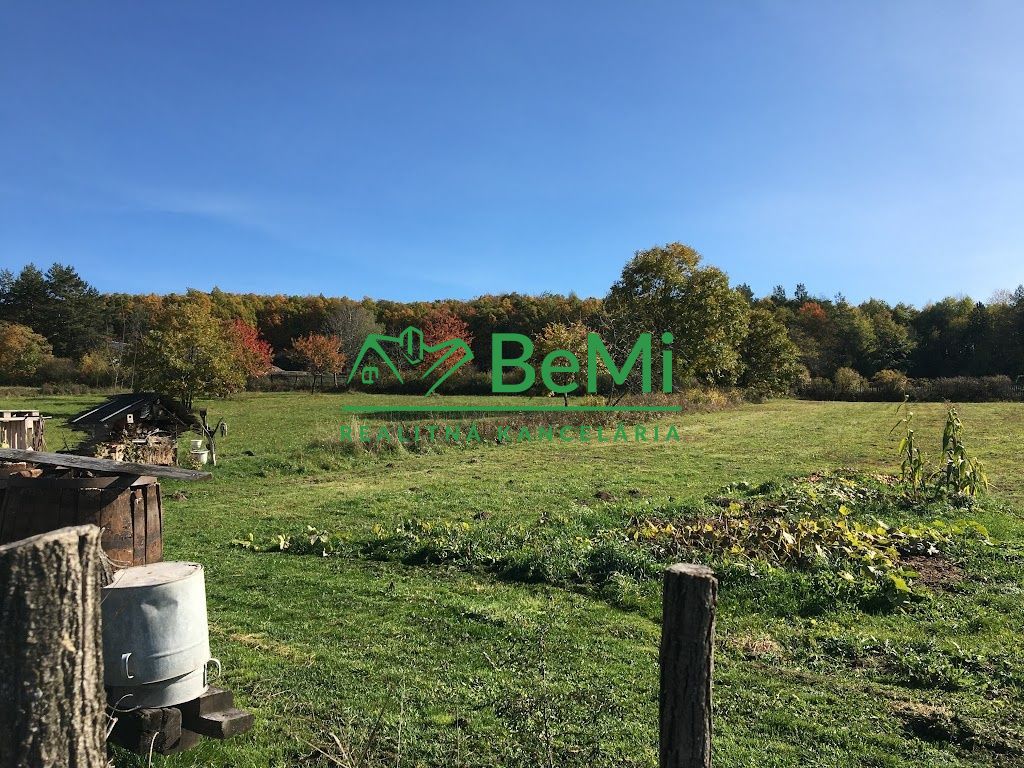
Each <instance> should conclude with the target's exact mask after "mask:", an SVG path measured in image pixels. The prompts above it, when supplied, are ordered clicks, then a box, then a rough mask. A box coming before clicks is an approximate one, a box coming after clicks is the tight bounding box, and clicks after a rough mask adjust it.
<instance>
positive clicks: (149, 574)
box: [104, 561, 203, 589]
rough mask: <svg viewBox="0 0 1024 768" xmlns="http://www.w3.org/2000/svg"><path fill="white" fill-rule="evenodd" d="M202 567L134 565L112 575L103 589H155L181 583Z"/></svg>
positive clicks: (193, 564)
mask: <svg viewBox="0 0 1024 768" xmlns="http://www.w3.org/2000/svg"><path fill="white" fill-rule="evenodd" d="M202 570H203V566H202V565H200V564H199V563H183V562H175V561H171V562H165V563H150V564H149V565H136V566H133V567H131V568H123V569H122V570H120V571H118V572H117V573H116V574H114V580H113V581H112V582H111V583H110V584H108V585H107V586H106V587H104V589H133V588H137V587H156V586H159V585H160V584H170V583H171V582H174V581H181V580H182V579H187V578H188V577H189V576H192V575H194V574H195V573H196V572H202Z"/></svg>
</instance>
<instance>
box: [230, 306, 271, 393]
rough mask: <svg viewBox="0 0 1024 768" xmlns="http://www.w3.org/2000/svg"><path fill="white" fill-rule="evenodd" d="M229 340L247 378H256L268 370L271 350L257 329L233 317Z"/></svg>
mask: <svg viewBox="0 0 1024 768" xmlns="http://www.w3.org/2000/svg"><path fill="white" fill-rule="evenodd" d="M231 341H232V344H233V346H234V352H235V356H236V357H237V358H238V364H239V366H240V367H241V369H242V370H243V371H245V375H246V377H247V378H250V379H255V378H258V377H260V376H263V375H264V374H266V372H267V371H269V370H270V365H271V354H272V353H273V350H272V349H271V347H270V344H268V343H267V342H266V341H265V340H264V339H263V337H262V336H260V332H259V331H258V330H256V329H255V328H253V327H252V326H251V325H249V324H248V323H247V322H245V321H244V320H240V319H238V318H235V319H234V320H233V321H232V322H231Z"/></svg>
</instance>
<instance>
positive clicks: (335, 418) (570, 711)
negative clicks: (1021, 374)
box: [3, 393, 1024, 768]
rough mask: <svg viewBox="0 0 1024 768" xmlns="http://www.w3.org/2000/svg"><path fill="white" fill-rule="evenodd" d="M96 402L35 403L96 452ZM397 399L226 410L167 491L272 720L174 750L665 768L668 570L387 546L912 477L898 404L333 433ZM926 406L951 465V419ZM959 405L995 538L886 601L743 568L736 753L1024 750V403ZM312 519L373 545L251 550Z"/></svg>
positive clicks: (986, 755) (734, 630) (599, 521)
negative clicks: (365, 440)
mask: <svg viewBox="0 0 1024 768" xmlns="http://www.w3.org/2000/svg"><path fill="white" fill-rule="evenodd" d="M96 400H97V398H89V397H42V398H33V399H32V401H31V402H32V405H33V406H34V407H37V408H41V409H42V410H44V411H45V412H46V413H48V414H52V415H54V416H56V417H58V418H56V419H55V420H54V421H53V422H51V423H50V425H49V427H48V430H49V432H48V435H49V443H50V447H51V448H55V449H59V448H61V447H62V445H63V444H64V441H65V440H67V442H68V444H73V443H74V441H75V439H76V438H75V436H74V435H72V434H70V433H67V432H65V431H64V430H63V428H62V426H61V424H60V419H61V418H65V417H67V416H68V415H70V414H72V413H74V412H76V411H77V410H79V409H81V408H83V407H85V406H86V405H88V404H90V403H92V402H95V401H96ZM391 401H394V402H400V401H401V399H400V398H392V399H388V398H371V397H368V396H359V397H358V400H357V399H356V398H354V397H353V396H348V395H317V396H310V395H308V394H300V393H287V394H263V395H244V396H240V397H237V398H234V399H232V400H229V401H224V402H221V401H217V402H213V403H210V404H209V406H210V409H211V414H212V415H213V416H215V417H219V416H221V415H223V416H224V417H225V418H226V419H227V421H228V423H229V425H230V432H229V435H228V437H227V438H226V439H225V440H223V441H222V443H221V445H220V449H221V464H220V466H219V467H217V469H216V470H215V478H214V480H213V481H211V482H209V483H205V484H180V483H166V484H165V485H164V499H165V501H166V510H165V515H166V517H165V520H166V522H165V526H166V527H165V546H166V557H167V558H168V559H171V558H173V559H187V560H197V561H200V562H202V563H204V564H205V565H206V568H207V588H208V592H209V612H210V620H211V632H212V641H213V645H214V651H215V655H217V656H219V657H220V658H221V659H222V661H223V662H224V669H225V684H226V685H227V686H228V687H230V688H232V689H233V690H234V691H235V692H236V695H237V698H238V700H239V702H240V704H241V706H244V707H246V708H248V709H251V710H252V711H254V712H255V713H256V715H257V725H256V729H255V732H254V733H253V734H250V735H247V736H245V737H242V738H239V739H237V740H234V741H229V742H226V743H223V744H221V743H215V742H207V743H205V744H204V745H203V746H202V747H201V748H200V749H198V750H196V751H194V752H191V753H188V754H186V755H181V756H177V757H173V758H166V759H157V760H156V761H155V764H158V765H168V766H208V765H209V766H286V765H287V766H291V765H300V766H329V765H363V764H365V765H392V766H458V765H462V766H490V765H524V766H526V765H547V764H549V763H550V764H555V765H579V766H584V765H586V766H652V765H656V763H657V755H656V743H657V647H658V639H659V620H660V614H659V604H658V600H657V590H658V584H657V581H656V580H647V581H643V580H639V581H628V583H626V585H625V587H624V589H626V590H627V591H629V594H628V595H625V596H624V595H623V594H621V591H620V592H616V591H615V589H611V590H609V589H607V588H594V587H591V586H588V585H586V584H581V585H577V586H572V585H569V586H567V585H565V584H560V583H553V580H551V579H546V578H545V577H544V571H543V568H541V569H540V570H539V571H538V570H536V569H535V570H533V571H531V572H530V573H532V576H531V577H530V578H517V577H516V575H515V572H514V571H513V572H503V573H498V572H495V571H493V570H488V569H486V568H473V567H463V566H461V565H460V564H459V563H458V562H457V560H455V559H453V561H452V563H451V564H449V565H445V564H438V563H437V562H436V561H432V560H423V559H420V560H417V559H415V558H410V557H408V556H406V555H407V552H399V551H392V550H389V549H388V547H387V546H384V545H383V544H381V542H383V543H384V544H386V542H387V541H388V538H387V536H388V534H389V533H390V532H394V531H396V530H398V529H403V530H405V531H406V532H408V530H409V529H408V527H407V526H406V527H404V528H403V521H406V520H408V519H415V520H416V521H417V524H418V525H419V528H417V529H416V530H419V531H421V532H422V531H430V530H447V528H446V526H449V527H451V528H452V529H453V530H455V531H456V532H458V531H459V530H464V529H470V528H473V529H476V528H486V529H487V530H489V531H499V530H502V527H503V526H510V525H517V526H527V527H528V526H552V525H554V523H552V522H551V521H556V522H557V525H558V526H559V530H560V531H561V532H562V533H563V534H564V533H565V532H566V531H568V532H569V533H570V535H569V536H568V538H563V539H558V541H555V542H554V543H553V544H552V547H553V548H552V549H549V550H545V553H544V556H545V557H551V558H557V557H558V556H559V553H558V552H557V551H555V550H554V548H557V547H558V546H561V545H562V543H564V542H565V541H569V544H568V545H566V546H571V542H572V539H573V532H576V534H578V538H580V539H585V538H586V537H589V536H593V535H594V534H595V531H607V530H620V529H622V528H623V526H624V525H625V521H626V520H627V518H629V517H630V516H631V515H635V514H636V511H637V509H642V508H644V505H650V506H652V507H658V506H659V505H665V504H668V503H669V500H670V499H671V503H672V504H682V505H685V504H691V503H692V504H696V503H699V502H701V500H702V499H704V498H705V497H706V496H707V495H708V494H713V493H715V492H717V491H718V490H719V489H721V488H722V487H723V486H725V485H727V484H729V483H734V482H736V481H740V480H746V481H750V482H751V483H752V484H758V483H763V482H765V481H771V480H783V479H785V478H788V477H794V476H801V475H807V474H809V473H812V472H820V471H826V470H831V469H835V468H838V467H853V468H858V469H861V470H865V471H869V472H894V471H896V467H897V464H898V462H897V460H896V458H895V450H896V443H897V439H898V438H897V437H895V436H892V435H890V432H889V431H890V427H891V426H892V424H893V423H894V421H895V416H894V408H893V406H892V405H890V404H863V403H811V402H798V401H788V400H782V401H775V402H770V403H767V404H764V405H743V406H740V407H736V408H732V409H728V410H722V411H719V412H713V413H688V414H685V415H681V416H678V417H672V418H667V419H663V420H662V422H661V423H662V424H663V425H668V424H670V423H672V424H676V425H678V429H679V433H680V436H681V439H680V440H679V441H677V442H672V443H658V444H653V443H636V442H632V441H631V442H619V443H602V444H599V443H593V442H591V443H587V444H580V443H578V442H572V443H560V442H557V441H556V442H553V443H551V444H520V445H514V446H497V445H478V446H471V447H466V448H451V449H446V450H441V451H428V452H424V453H415V452H410V451H395V452H387V453H385V454H383V455H379V456H378V455H371V454H366V453H362V452H352V453H350V452H349V451H347V450H346V449H344V448H343V447H341V446H339V445H338V444H337V435H338V429H339V426H340V425H341V424H343V423H349V417H347V416H344V417H343V416H342V414H341V407H342V405H344V404H351V403H354V402H359V403H369V402H373V403H383V402H391ZM445 402H450V403H458V402H461V401H460V399H458V398H448V399H446V401H445ZM27 404H28V401H27V400H18V401H10V400H5V401H4V403H3V405H4V406H5V407H14V406H19V405H27ZM916 411H917V413H918V425H917V431H918V436H919V438H920V439H922V440H923V441H924V442H925V446H926V448H928V449H929V450H930V452H931V454H932V457H933V458H937V454H938V452H939V451H938V447H939V440H940V435H941V429H942V423H943V419H944V414H945V406H943V405H940V404H924V405H919V406H917V407H916ZM961 415H962V416H963V418H964V421H965V423H966V426H967V438H968V441H969V445H970V446H971V447H972V448H973V449H974V450H975V451H976V452H977V454H978V455H979V456H980V457H981V458H982V460H983V461H984V462H985V465H986V468H987V471H988V474H989V476H990V479H991V481H992V488H991V491H990V492H989V494H988V495H986V496H984V497H983V498H982V499H981V501H980V502H979V503H978V505H977V506H975V507H974V508H973V509H969V510H963V516H964V517H968V518H971V519H973V520H977V521H978V522H980V523H981V524H983V525H984V526H986V527H987V528H988V530H989V532H990V534H991V536H992V538H993V540H994V541H995V544H994V545H991V546H990V545H972V546H965V547H963V548H958V549H956V551H955V553H951V554H950V566H951V567H952V568H953V569H954V570H955V571H956V573H957V574H958V577H957V578H956V579H955V580H953V581H952V582H951V583H949V584H946V585H943V586H942V587H940V588H936V589H934V590H930V591H927V592H926V593H924V595H923V596H922V597H921V598H919V599H917V600H915V601H914V602H912V603H911V604H909V605H907V606H904V607H897V608H888V609H877V610H870V609H866V608H865V607H863V606H861V605H858V604H856V603H855V602H851V601H849V600H844V599H836V600H830V599H828V598H827V597H823V598H822V599H820V600H814V599H810V600H809V599H808V598H814V595H813V594H810V591H812V590H814V589H816V588H818V587H817V586H816V585H815V582H813V581H812V580H809V579H808V578H806V577H805V576H804V575H801V574H788V573H783V574H781V575H774V576H773V575H765V574H756V573H755V574H753V575H750V574H748V575H747V576H746V577H744V576H742V575H730V576H727V577H726V578H724V579H723V582H722V589H721V593H720V605H719V611H720V612H719V620H718V633H717V649H718V656H717V659H716V665H717V666H716V671H715V674H716V677H715V683H716V691H715V696H716V702H715V703H716V715H715V716H716V719H715V736H714V748H715V762H716V765H717V766H721V767H723V768H724V767H726V766H730V767H731V766H758V767H759V768H761V767H767V766H797V765H806V766H928V768H934V766H969V765H970V766H976V765H983V766H984V765H1019V764H1024V757H1022V753H1021V747H1022V740H1021V739H1022V734H1024V714H1022V709H1021V705H1022V703H1024V698H1022V686H1024V654H1022V652H1021V651H1020V648H1019V639H1020V637H1021V635H1022V633H1024V605H1022V591H1024V590H1022V586H1024V581H1022V577H1024V560H1022V557H1021V550H1020V549H1019V547H1020V545H1021V544H1022V543H1024V523H1022V520H1021V515H1020V511H1021V509H1022V508H1024V477H1022V474H1021V472H1020V470H1019V462H1020V459H1019V455H1018V453H1019V446H1020V445H1021V441H1022V438H1024V405H1020V404H984V405H972V404H968V405H964V406H963V407H962V408H961ZM930 514H931V511H930V510H927V511H926V510H921V511H915V510H913V509H910V510H908V511H906V512H905V515H906V516H907V517H908V519H913V518H914V517H915V515H918V516H920V517H921V519H924V518H925V517H926V516H927V515H930ZM462 524H465V525H464V526H463V525H462ZM308 525H312V526H314V527H316V528H317V529H321V530H327V531H330V532H332V533H335V534H339V536H340V537H341V539H343V540H344V541H347V542H350V543H351V548H350V549H349V550H345V551H344V552H343V554H342V555H341V556H334V557H317V556H313V555H296V554H291V553H287V552H286V553H279V554H275V553H265V552H258V551H249V550H246V549H244V548H240V547H239V546H237V545H233V544H232V542H233V541H236V540H240V539H245V538H246V537H247V536H248V535H249V534H250V533H252V534H254V537H255V540H256V541H259V542H262V541H267V540H271V539H272V538H273V537H274V536H276V535H277V534H296V533H297V532H301V531H303V530H304V529H305V528H306V526H308ZM545 530H547V528H545ZM425 535H428V536H429V534H425ZM374 542H377V543H378V544H380V545H379V546H378V545H375V544H374ZM560 542H561V543H560ZM541 565H542V566H543V565H544V564H543V563H541ZM538 574H539V575H538ZM616 584H618V582H616ZM613 586H614V585H613ZM812 604H813V605H814V606H815V607H814V608H813V609H811V608H809V606H810V605H812ZM118 760H119V765H123V766H128V765H139V764H145V761H144V760H143V761H141V762H140V761H139V759H138V758H135V757H132V756H127V755H121V756H119V758H118Z"/></svg>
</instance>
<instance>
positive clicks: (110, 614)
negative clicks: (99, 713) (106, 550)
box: [102, 562, 210, 706]
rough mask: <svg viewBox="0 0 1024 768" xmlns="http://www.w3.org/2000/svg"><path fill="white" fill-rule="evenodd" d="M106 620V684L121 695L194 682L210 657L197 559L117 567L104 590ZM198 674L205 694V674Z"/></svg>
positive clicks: (200, 574) (103, 613)
mask: <svg viewBox="0 0 1024 768" xmlns="http://www.w3.org/2000/svg"><path fill="white" fill-rule="evenodd" d="M102 618H103V666H104V674H103V677H104V684H105V685H106V686H107V687H108V688H111V689H114V690H115V691H119V692H121V693H122V695H123V693H124V689H134V688H140V687H145V686H150V685H151V684H153V683H162V682H165V681H174V680H176V679H179V678H183V677H186V676H191V677H189V680H190V681H194V680H195V679H196V677H197V671H201V670H204V669H205V667H206V665H207V663H208V662H209V661H210V632H209V625H208V623H207V618H206V581H205V578H204V574H203V566H201V565H199V564H198V563H182V562H166V563H153V564H150V565H141V566H135V567H132V568H125V569H123V570H121V571H118V572H117V573H116V574H115V575H114V580H113V581H112V582H111V583H110V584H109V585H108V586H106V587H104V589H103V604H102ZM198 676H199V677H201V678H202V679H203V684H202V686H201V688H200V690H199V694H201V693H202V692H203V691H204V690H205V673H203V672H198ZM158 687H160V686H158ZM163 687H165V688H166V687H168V686H163ZM194 687H195V686H194V684H193V688H191V689H190V690H193V689H194ZM197 695H198V694H197ZM193 698H194V697H193ZM130 706H141V705H139V704H138V703H137V702H136V703H132V704H131V705H130Z"/></svg>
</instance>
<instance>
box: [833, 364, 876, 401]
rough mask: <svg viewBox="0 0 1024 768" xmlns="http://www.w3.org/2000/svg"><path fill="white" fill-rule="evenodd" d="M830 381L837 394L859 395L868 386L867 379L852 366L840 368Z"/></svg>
mask: <svg viewBox="0 0 1024 768" xmlns="http://www.w3.org/2000/svg"><path fill="white" fill-rule="evenodd" d="M832 382H833V384H834V385H835V391H836V394H837V395H859V394H860V393H861V392H863V391H864V390H865V389H867V388H868V380H867V379H865V378H864V377H863V376H861V375H860V374H859V373H857V372H856V371H855V370H853V368H840V369H839V370H838V371H836V375H835V376H834V377H833V379H832Z"/></svg>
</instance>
